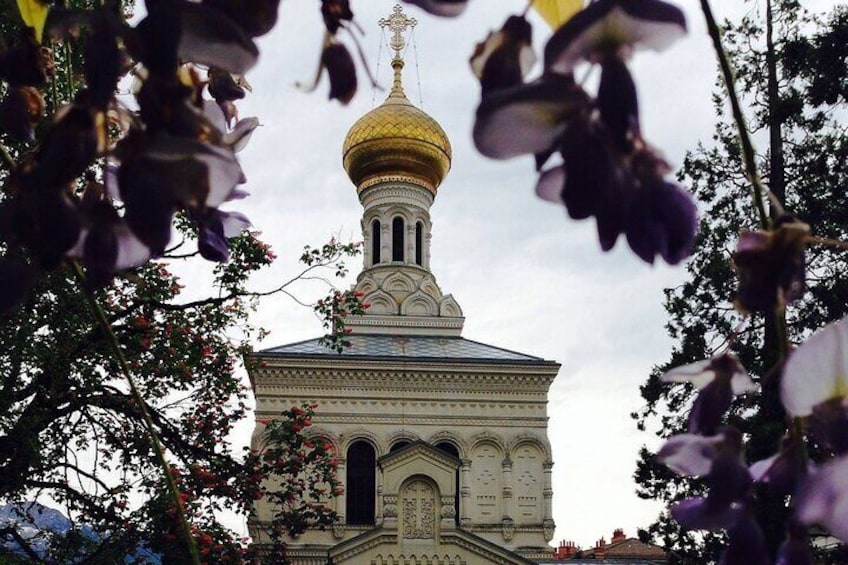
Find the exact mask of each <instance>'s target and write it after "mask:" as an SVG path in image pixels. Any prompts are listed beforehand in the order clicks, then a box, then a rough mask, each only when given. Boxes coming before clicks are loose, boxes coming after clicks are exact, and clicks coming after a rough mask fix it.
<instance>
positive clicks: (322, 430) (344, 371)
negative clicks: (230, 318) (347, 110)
mask: <svg viewBox="0 0 848 565" xmlns="http://www.w3.org/2000/svg"><path fill="white" fill-rule="evenodd" d="M380 23H381V25H383V26H384V27H388V28H389V31H390V32H392V33H391V39H390V46H391V47H392V49H393V50H394V57H393V59H392V69H393V71H394V80H393V85H392V89H391V92H390V93H389V95H388V97H387V98H386V100H385V102H383V104H381V105H380V106H378V107H377V108H375V109H374V110H372V111H370V112H368V113H367V114H365V115H364V116H362V117H361V118H360V119H359V120H358V121H357V122H356V123H355V124H354V125H353V126H352V127H351V128H350V131H349V132H348V135H347V137H346V139H345V141H344V145H343V149H342V158H343V165H344V168H345V170H346V171H347V173H348V176H349V177H350V179H351V181H352V182H353V184H354V186H355V188H356V191H357V194H358V196H359V200H360V203H361V204H362V232H363V239H364V242H365V253H364V265H363V270H362V272H361V273H360V275H359V276H358V278H357V282H356V286H355V288H356V290H358V291H361V292H362V293H363V295H364V297H363V301H364V302H366V303H369V304H370V307H369V308H368V310H367V312H366V314H365V315H363V316H356V317H351V318H349V319H348V320H347V324H348V326H349V327H350V328H351V329H352V333H351V334H350V335H349V336H348V339H349V341H350V342H351V345H350V347H348V348H347V349H345V350H344V351H343V352H342V353H337V352H335V351H333V350H332V349H329V348H328V347H326V346H324V345H323V344H322V343H321V341H320V339H318V338H316V339H310V340H306V341H302V342H298V343H293V344H289V345H283V346H279V347H273V348H270V349H266V350H264V351H261V352H259V353H257V354H255V355H254V359H253V360H254V361H256V362H255V363H251V366H253V367H254V368H253V369H252V370H251V374H250V378H251V383H252V385H253V389H254V393H255V396H256V418H257V431H256V433H255V434H254V438H258V437H259V434H260V433H261V428H262V426H261V424H259V423H258V421H259V420H264V419H265V418H273V417H274V416H275V415H278V414H279V413H280V412H281V411H282V410H284V409H286V408H289V407H290V406H292V405H298V404H301V403H302V402H309V403H317V404H318V408H317V409H316V413H315V419H314V425H313V426H312V428H311V430H312V433H315V434H316V435H320V436H322V437H323V438H325V439H327V440H329V441H330V442H331V443H332V444H333V447H334V449H335V452H336V453H338V454H340V461H339V466H338V477H339V479H340V481H341V483H342V485H343V487H344V493H343V494H342V495H341V496H339V497H336V498H335V499H333V501H332V504H334V505H335V506H334V507H335V510H336V511H337V513H338V515H339V521H338V523H337V524H335V525H334V527H333V528H332V529H331V530H330V531H318V530H315V531H311V530H310V531H308V532H306V533H305V534H304V535H302V536H300V537H299V538H297V539H293V540H290V543H289V552H288V555H289V558H290V559H292V560H293V562H294V563H295V564H297V565H319V564H320V565H324V564H326V563H330V564H333V565H337V564H342V563H344V564H351V565H353V564H356V565H360V564H361V565H389V564H400V563H428V564H431V565H442V564H445V565H459V564H467V565H484V564H490V563H497V564H503V565H514V564H521V565H531V564H533V563H538V562H539V561H542V560H549V559H550V558H551V556H552V551H553V550H552V548H551V547H549V546H548V545H547V542H549V541H550V540H551V539H552V537H553V533H554V523H553V519H552V514H551V500H552V496H553V490H552V486H551V469H552V466H553V461H552V458H551V450H550V442H549V441H548V436H547V423H548V417H547V394H548V389H549V387H550V384H551V382H552V381H553V379H554V377H555V376H556V374H557V372H558V370H559V364H558V363H556V362H553V361H547V360H544V359H541V358H539V357H535V356H532V355H526V354H523V353H518V352H514V351H509V350H506V349H502V348H499V347H495V346H492V345H487V344H484V343H480V342H476V341H472V340H469V339H466V338H464V337H463V336H462V327H463V322H464V317H463V314H462V310H461V308H460V307H459V304H458V303H457V301H456V300H455V299H454V298H453V297H452V296H451V295H450V294H444V293H443V292H442V290H441V288H440V287H439V285H438V284H437V282H436V278H435V276H434V274H433V272H432V271H431V268H430V240H431V233H432V226H433V223H432V221H431V218H430V207H431V206H432V204H433V201H434V199H435V197H436V195H437V192H438V189H439V187H440V185H441V184H442V181H443V180H444V179H445V176H446V175H447V173H448V171H449V169H450V164H451V146H450V141H449V140H448V137H447V135H446V134H445V132H444V130H443V129H442V128H441V126H440V125H439V124H438V122H436V120H434V119H433V118H432V117H430V116H429V115H427V114H426V113H425V112H423V111H422V110H420V109H419V108H417V107H415V106H414V105H413V104H412V103H411V102H410V101H409V100H408V99H407V97H406V95H405V93H404V90H403V81H402V78H403V77H402V71H403V67H404V61H403V59H402V57H401V52H402V50H403V48H404V39H403V35H402V32H403V31H404V29H405V28H407V27H408V26H412V25H415V23H416V22H415V20H414V19H411V18H408V17H407V16H406V15H405V14H403V12H402V10H401V8H400V6H396V7H395V8H394V11H393V13H392V14H391V16H389V17H388V18H384V19H383V20H381V22H380ZM256 510H257V519H256V520H255V521H254V522H252V523H251V535H252V537H253V539H254V542H256V543H258V544H260V546H261V544H262V542H263V540H267V539H268V536H267V534H266V533H265V528H267V525H268V523H269V520H270V517H271V515H272V514H271V513H272V509H271V508H269V507H267V505H266V504H265V503H264V502H263V501H259V502H258V503H257V506H256Z"/></svg>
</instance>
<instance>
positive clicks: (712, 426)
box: [660, 353, 757, 434]
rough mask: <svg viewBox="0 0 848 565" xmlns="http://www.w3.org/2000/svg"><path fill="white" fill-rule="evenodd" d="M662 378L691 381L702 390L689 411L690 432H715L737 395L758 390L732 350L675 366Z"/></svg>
mask: <svg viewBox="0 0 848 565" xmlns="http://www.w3.org/2000/svg"><path fill="white" fill-rule="evenodd" d="M660 380H662V381H663V382H672V383H680V382H688V383H691V384H692V385H694V386H695V388H697V389H698V390H699V391H700V392H699V394H698V397H697V398H696V399H695V403H694V405H693V406H692V410H691V412H690V413H689V432H690V433H704V434H711V433H715V431H716V429H717V428H718V426H719V425H720V424H721V419H722V417H723V416H724V413H725V412H727V409H728V408H730V403H731V402H732V400H733V396H734V395H738V394H744V393H747V392H753V391H755V390H757V385H756V384H754V381H753V380H751V377H750V376H748V372H747V371H746V370H745V367H743V366H742V364H741V363H739V360H738V359H737V358H736V357H735V356H733V355H731V354H729V353H725V354H723V355H719V356H718V357H713V358H712V359H706V360H704V361H699V362H697V363H693V364H691V365H686V366H683V367H677V368H674V369H672V370H670V371H668V372H667V373H665V374H664V375H662V377H660Z"/></svg>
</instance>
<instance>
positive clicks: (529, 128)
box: [473, 74, 590, 159]
mask: <svg viewBox="0 0 848 565" xmlns="http://www.w3.org/2000/svg"><path fill="white" fill-rule="evenodd" d="M589 108H590V100H589V97H588V95H587V94H586V92H585V91H584V90H583V89H582V88H580V87H579V86H577V84H576V83H575V82H574V79H573V78H572V77H570V76H563V75H553V74H552V75H544V76H542V77H541V78H539V79H537V80H535V81H533V82H530V83H528V84H522V85H519V86H514V87H512V88H505V89H501V90H495V91H493V92H490V93H487V94H486V95H484V96H483V99H482V100H481V102H480V105H479V106H478V107H477V114H476V119H475V121H474V132H473V136H474V145H475V147H477V150H478V151H479V152H480V153H482V154H483V155H485V156H486V157H491V158H492V159H511V158H512V157H517V156H519V155H528V154H537V153H548V154H549V153H550V152H551V151H553V150H555V149H556V148H557V145H558V144H559V141H560V139H561V137H562V134H563V132H565V130H566V127H567V126H568V124H569V121H570V119H571V118H573V117H575V116H577V115H579V114H581V113H586V112H588V111H589Z"/></svg>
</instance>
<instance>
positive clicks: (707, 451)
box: [657, 434, 725, 477]
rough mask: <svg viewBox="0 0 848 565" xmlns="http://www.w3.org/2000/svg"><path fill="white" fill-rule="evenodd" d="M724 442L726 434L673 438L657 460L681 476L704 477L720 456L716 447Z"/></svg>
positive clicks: (663, 447) (658, 455)
mask: <svg viewBox="0 0 848 565" xmlns="http://www.w3.org/2000/svg"><path fill="white" fill-rule="evenodd" d="M724 440H725V436H724V434H718V435H714V436H709V437H705V436H702V435H698V434H680V435H676V436H672V437H670V438H669V439H668V441H667V442H665V445H663V446H662V449H660V450H659V453H657V459H659V460H660V462H661V463H663V464H665V465H666V466H667V467H668V468H669V469H671V470H672V471H674V472H676V473H679V474H681V475H686V476H690V477H703V476H705V475H707V474H709V472H710V469H711V468H712V466H713V461H715V459H716V457H717V455H718V452H717V450H716V447H717V446H718V445H719V444H720V443H722V442H723V441H724Z"/></svg>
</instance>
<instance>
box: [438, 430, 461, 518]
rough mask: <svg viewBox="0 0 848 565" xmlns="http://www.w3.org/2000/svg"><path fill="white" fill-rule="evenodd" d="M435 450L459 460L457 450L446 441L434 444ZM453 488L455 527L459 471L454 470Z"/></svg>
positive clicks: (457, 510) (457, 507) (458, 494)
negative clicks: (454, 491)
mask: <svg viewBox="0 0 848 565" xmlns="http://www.w3.org/2000/svg"><path fill="white" fill-rule="evenodd" d="M436 449H438V450H439V451H444V452H445V453H448V454H450V455H453V456H454V457H456V458H457V459H459V450H458V449H457V448H456V446H455V445H454V444H452V443H450V442H447V441H440V442H439V443H437V444H436ZM454 487H455V490H456V496H455V497H454V499H453V509H454V520H455V521H456V525H457V526H458V525H459V499H460V493H459V469H457V470H456V476H455V477H454Z"/></svg>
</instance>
